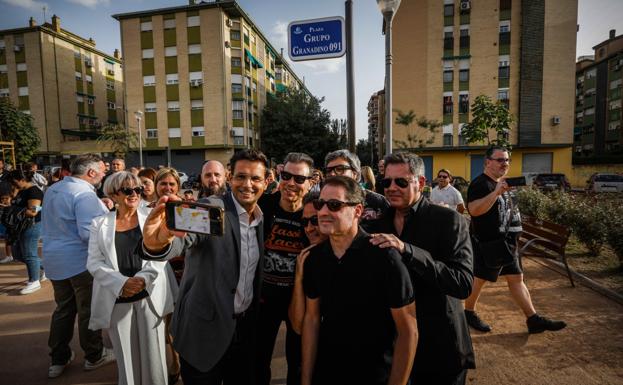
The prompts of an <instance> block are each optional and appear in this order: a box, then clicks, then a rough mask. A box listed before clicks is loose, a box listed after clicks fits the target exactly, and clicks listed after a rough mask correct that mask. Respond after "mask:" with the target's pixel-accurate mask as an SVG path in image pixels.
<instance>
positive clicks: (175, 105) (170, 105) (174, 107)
mask: <svg viewBox="0 0 623 385" xmlns="http://www.w3.org/2000/svg"><path fill="white" fill-rule="evenodd" d="M167 110H168V111H179V110H180V102H179V101H178V100H173V101H170V102H167Z"/></svg>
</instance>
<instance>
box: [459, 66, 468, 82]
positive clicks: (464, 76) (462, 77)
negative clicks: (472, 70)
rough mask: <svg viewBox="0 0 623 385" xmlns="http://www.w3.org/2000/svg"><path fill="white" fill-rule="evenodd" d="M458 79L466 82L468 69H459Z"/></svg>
mask: <svg viewBox="0 0 623 385" xmlns="http://www.w3.org/2000/svg"><path fill="white" fill-rule="evenodd" d="M459 81H460V82H468V81H469V70H468V69H465V70H459Z"/></svg>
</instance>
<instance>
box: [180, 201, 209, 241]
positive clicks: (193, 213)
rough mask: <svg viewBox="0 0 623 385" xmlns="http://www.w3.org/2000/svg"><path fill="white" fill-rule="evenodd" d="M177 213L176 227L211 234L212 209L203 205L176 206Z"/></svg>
mask: <svg viewBox="0 0 623 385" xmlns="http://www.w3.org/2000/svg"><path fill="white" fill-rule="evenodd" d="M173 213H174V215H175V228H176V229H177V230H182V231H191V232H193V233H202V234H210V211H209V210H207V209H205V208H203V207H195V208H190V207H184V206H182V205H179V206H176V207H175V209H174V210H173Z"/></svg>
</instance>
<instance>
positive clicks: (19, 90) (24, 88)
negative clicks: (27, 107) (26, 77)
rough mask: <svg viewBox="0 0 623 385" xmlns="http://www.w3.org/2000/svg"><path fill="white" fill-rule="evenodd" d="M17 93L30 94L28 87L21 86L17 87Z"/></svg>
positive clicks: (20, 94) (21, 94)
mask: <svg viewBox="0 0 623 385" xmlns="http://www.w3.org/2000/svg"><path fill="white" fill-rule="evenodd" d="M17 94H18V95H19V96H28V87H19V88H18V89H17Z"/></svg>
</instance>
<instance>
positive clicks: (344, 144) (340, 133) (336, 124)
mask: <svg viewBox="0 0 623 385" xmlns="http://www.w3.org/2000/svg"><path fill="white" fill-rule="evenodd" d="M331 133H332V135H335V136H336V137H337V147H338V148H348V124H347V123H346V120H345V119H333V120H332V121H331Z"/></svg>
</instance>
